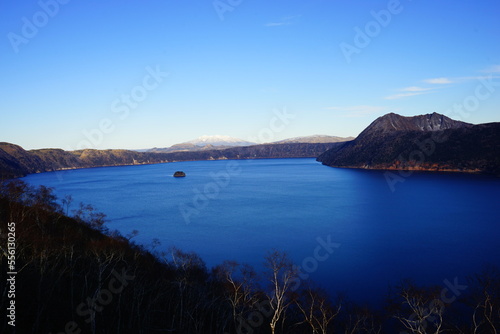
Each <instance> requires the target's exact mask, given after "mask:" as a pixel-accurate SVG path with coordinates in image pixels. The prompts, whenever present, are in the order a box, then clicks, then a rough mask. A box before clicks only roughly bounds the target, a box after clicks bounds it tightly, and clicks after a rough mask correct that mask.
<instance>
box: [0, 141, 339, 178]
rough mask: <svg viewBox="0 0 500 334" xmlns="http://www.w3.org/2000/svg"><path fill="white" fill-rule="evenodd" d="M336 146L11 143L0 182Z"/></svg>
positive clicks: (314, 152)
mask: <svg viewBox="0 0 500 334" xmlns="http://www.w3.org/2000/svg"><path fill="white" fill-rule="evenodd" d="M338 144H339V143H283V144H261V145H252V146H237V147H231V148H224V149H220V148H219V149H212V150H209V149H205V150H198V151H177V152H164V153H157V152H138V151H130V150H91V149H86V150H78V151H64V150H61V149H42V150H30V151H26V150H24V149H23V148H22V147H20V146H18V145H14V144H10V143H0V181H1V180H2V179H6V178H13V177H21V176H25V175H27V174H32V173H41V172H48V171H57V170H65V169H75V168H90V167H104V166H125V165H140V164H155V163H164V162H174V161H194V160H224V159H263V158H306V157H310V158H315V157H317V156H318V155H320V154H321V153H323V152H325V151H326V150H328V149H330V148H332V147H334V146H335V145H338Z"/></svg>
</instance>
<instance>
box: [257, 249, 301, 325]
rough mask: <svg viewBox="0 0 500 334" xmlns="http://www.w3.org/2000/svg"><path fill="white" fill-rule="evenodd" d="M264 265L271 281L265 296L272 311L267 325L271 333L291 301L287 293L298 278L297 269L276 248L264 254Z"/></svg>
mask: <svg viewBox="0 0 500 334" xmlns="http://www.w3.org/2000/svg"><path fill="white" fill-rule="evenodd" d="M264 265H265V266H266V268H267V269H268V279H269V281H270V283H271V288H270V290H269V291H268V293H267V294H266V296H267V299H268V301H269V305H270V307H271V309H272V311H273V313H272V318H271V320H270V322H269V325H270V327H271V333H272V334H274V333H276V325H277V324H278V322H279V321H280V320H281V321H282V322H283V321H284V319H285V312H286V310H287V308H288V307H289V306H290V304H291V302H292V299H291V298H288V297H289V296H288V294H289V293H290V291H291V286H292V285H293V284H294V283H295V280H296V279H297V278H298V271H297V267H295V266H294V265H293V263H292V262H291V261H290V259H289V258H288V256H287V255H286V253H281V252H279V251H276V250H274V251H272V252H270V253H269V254H268V255H267V256H266V258H265V262H264Z"/></svg>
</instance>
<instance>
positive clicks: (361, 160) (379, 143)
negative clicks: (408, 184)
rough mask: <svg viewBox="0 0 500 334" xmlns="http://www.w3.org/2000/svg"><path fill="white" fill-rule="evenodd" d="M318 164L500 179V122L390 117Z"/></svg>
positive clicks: (369, 128)
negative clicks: (488, 175) (476, 174)
mask: <svg viewBox="0 0 500 334" xmlns="http://www.w3.org/2000/svg"><path fill="white" fill-rule="evenodd" d="M317 160H318V161H320V162H322V163H323V164H325V165H328V166H332V167H352V168H367V169H411V170H429V171H458V172H484V173H493V174H500V123H489V124H480V125H472V124H468V123H463V122H459V121H454V120H452V119H450V118H448V117H446V116H443V115H439V114H436V113H434V114H430V115H422V116H415V117H403V116H399V115H396V114H388V115H385V116H382V117H380V118H378V119H377V120H375V121H374V122H373V123H372V124H371V125H370V126H369V127H368V128H366V129H365V130H364V131H363V132H362V133H361V134H360V135H359V136H358V137H357V138H356V139H355V140H352V141H349V142H346V143H343V144H342V145H340V146H337V147H335V148H332V149H330V150H328V151H326V152H325V153H323V154H321V155H320V156H319V157H318V159H317Z"/></svg>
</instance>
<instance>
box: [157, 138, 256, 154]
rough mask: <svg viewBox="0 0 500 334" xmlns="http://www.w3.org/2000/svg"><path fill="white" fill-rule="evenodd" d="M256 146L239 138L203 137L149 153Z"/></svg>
mask: <svg viewBox="0 0 500 334" xmlns="http://www.w3.org/2000/svg"><path fill="white" fill-rule="evenodd" d="M250 145H256V144H255V143H252V142H249V141H245V140H242V139H239V138H234V137H229V136H221V135H215V136H201V137H198V138H196V139H193V140H190V141H187V142H184V143H180V144H175V145H172V146H170V147H166V148H153V149H150V150H149V152H163V153H166V152H182V151H202V150H214V149H223V148H230V147H237V146H250Z"/></svg>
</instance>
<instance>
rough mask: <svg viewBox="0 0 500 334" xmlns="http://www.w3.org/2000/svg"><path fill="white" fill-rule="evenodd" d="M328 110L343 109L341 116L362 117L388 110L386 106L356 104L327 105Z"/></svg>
mask: <svg viewBox="0 0 500 334" xmlns="http://www.w3.org/2000/svg"><path fill="white" fill-rule="evenodd" d="M326 109H328V110H336V111H343V112H344V114H343V115H342V116H345V117H363V116H367V115H371V114H376V113H380V112H384V111H388V108H387V107H383V106H370V105H358V106H344V107H328V108H326Z"/></svg>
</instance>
